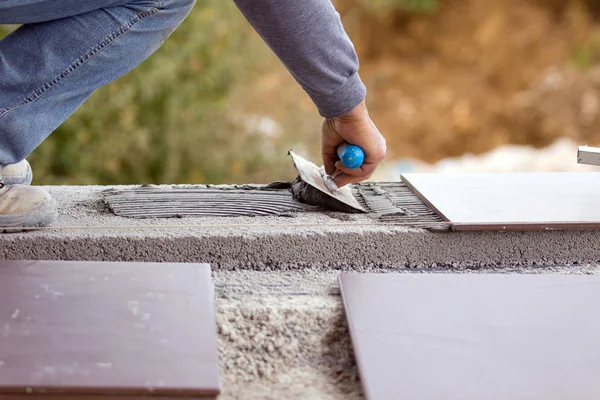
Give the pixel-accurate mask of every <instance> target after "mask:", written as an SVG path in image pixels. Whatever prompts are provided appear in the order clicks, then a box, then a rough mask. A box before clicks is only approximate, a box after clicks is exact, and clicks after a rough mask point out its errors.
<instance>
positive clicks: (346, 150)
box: [337, 143, 365, 169]
mask: <svg viewBox="0 0 600 400" xmlns="http://www.w3.org/2000/svg"><path fill="white" fill-rule="evenodd" d="M337 155H338V157H339V158H340V160H341V161H342V164H344V166H345V167H346V168H350V169H354V168H358V167H360V166H361V165H362V163H363V161H365V152H364V151H363V149H361V148H360V147H358V146H355V145H353V144H349V143H342V144H340V145H339V146H338V147H337Z"/></svg>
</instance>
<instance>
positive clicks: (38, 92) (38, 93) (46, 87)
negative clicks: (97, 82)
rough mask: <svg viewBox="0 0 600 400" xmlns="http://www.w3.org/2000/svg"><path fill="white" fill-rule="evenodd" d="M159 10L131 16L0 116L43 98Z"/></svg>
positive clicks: (0, 111)
mask: <svg viewBox="0 0 600 400" xmlns="http://www.w3.org/2000/svg"><path fill="white" fill-rule="evenodd" d="M159 3H160V4H162V2H159ZM157 11H159V9H158V8H156V7H153V8H152V9H150V10H148V11H145V12H142V13H139V14H137V15H136V16H135V17H133V18H131V19H130V20H129V21H128V22H127V23H126V24H125V25H122V26H120V27H119V29H117V30H116V31H114V32H113V33H111V34H109V35H108V36H106V37H105V38H104V39H103V40H102V41H100V42H99V43H98V44H96V46H94V47H93V48H92V49H91V50H90V51H88V52H87V53H86V54H84V55H83V56H81V57H79V58H78V59H77V60H76V61H75V62H73V63H71V65H69V67H68V68H67V69H65V70H64V71H63V72H61V73H60V74H58V76H56V77H55V78H54V79H52V80H51V81H49V82H46V83H44V84H43V85H42V86H41V87H39V88H37V89H35V90H34V91H32V92H30V93H29V94H28V95H27V96H25V98H24V99H23V100H21V101H19V102H18V103H16V104H14V105H12V106H10V107H6V108H0V118H2V117H4V116H5V115H6V114H8V113H9V112H10V111H13V110H15V109H17V108H20V107H23V106H26V105H28V104H31V103H33V102H34V101H36V100H38V99H39V98H41V97H42V96H43V95H44V94H45V93H47V92H48V91H50V90H51V89H52V88H54V87H56V86H57V85H58V84H59V83H61V82H62V81H63V80H64V79H65V78H67V77H69V76H70V75H72V74H73V73H74V72H75V71H77V70H78V69H79V68H80V67H81V66H83V65H84V64H85V63H87V62H88V61H90V60H91V59H92V58H93V57H94V56H95V55H97V54H99V53H100V52H102V50H104V49H105V48H106V47H108V46H109V45H110V44H111V43H113V42H114V41H115V40H116V39H118V38H119V37H120V36H122V35H123V34H125V33H127V32H129V31H130V30H131V29H132V28H133V27H134V26H135V25H136V24H138V23H139V22H141V21H142V20H144V19H145V18H147V17H149V16H151V15H153V14H155V13H156V12H157Z"/></svg>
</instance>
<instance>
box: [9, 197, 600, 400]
mask: <svg viewBox="0 0 600 400" xmlns="http://www.w3.org/2000/svg"><path fill="white" fill-rule="evenodd" d="M131 188H134V187H131ZM46 189H47V190H48V191H49V192H50V193H51V194H52V196H53V197H54V198H55V199H56V200H57V203H58V205H59V219H58V221H57V222H56V223H55V224H54V225H53V226H52V227H51V228H50V229H46V230H42V231H35V232H23V233H13V234H5V235H0V241H1V243H2V246H0V258H3V259H23V260H58V259H62V260H103V261H159V262H178V261H180V262H203V263H208V264H210V265H211V268H212V271H213V278H214V282H215V290H216V320H217V329H218V342H219V355H220V368H221V376H222V383H221V388H222V394H221V396H220V397H219V398H220V399H227V400H229V399H265V400H266V399H277V398H295V399H355V398H362V396H363V393H362V390H361V386H360V381H359V378H358V375H357V370H356V365H355V361H354V360H355V359H354V355H353V353H352V345H351V341H350V336H349V335H348V329H347V323H346V317H345V314H344V312H343V306H342V301H341V298H340V291H339V285H338V276H339V273H340V272H341V271H370V272H382V273H384V272H392V271H393V272H406V273H487V272H495V273H532V274H537V273H552V274H598V273H600V267H598V266H597V265H596V264H597V263H600V246H599V245H598V243H600V240H599V239H600V231H595V230H587V231H552V230H547V231H530V232H519V231H514V232H452V231H435V230H428V229H421V228H419V227H416V226H414V225H412V226H411V225H410V224H406V225H397V224H390V223H386V222H382V221H380V220H376V219H373V218H372V217H371V216H369V215H363V214H343V213H333V212H327V211H322V210H311V211H301V212H291V213H286V214H285V215H282V216H262V217H261V216H255V217H244V216H242V217H211V218H208V217H202V218H150V219H141V218H128V217H119V216H116V215H115V214H114V213H113V212H112V211H111V210H110V209H109V208H108V206H107V204H106V203H105V201H104V194H105V191H106V190H121V189H125V188H124V187H98V186H85V187H83V186H82V187H47V188H46Z"/></svg>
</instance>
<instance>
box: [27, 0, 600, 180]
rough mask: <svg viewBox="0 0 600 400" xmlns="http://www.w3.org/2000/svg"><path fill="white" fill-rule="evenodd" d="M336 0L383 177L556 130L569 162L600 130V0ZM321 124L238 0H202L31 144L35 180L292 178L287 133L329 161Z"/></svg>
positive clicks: (538, 142)
mask: <svg viewBox="0 0 600 400" xmlns="http://www.w3.org/2000/svg"><path fill="white" fill-rule="evenodd" d="M334 4H335V5H336V7H337V8H338V10H339V12H340V14H341V15H342V20H343V22H344V24H345V27H346V29H347V31H348V33H349V34H350V36H351V38H352V40H353V41H354V43H355V45H356V48H357V51H358V53H359V57H360V60H361V68H360V73H361V76H362V77H363V80H364V81H365V83H366V84H367V86H368V88H369V94H368V104H369V107H370V110H371V114H372V117H373V119H374V120H375V122H376V124H377V125H378V127H379V128H380V130H381V131H382V133H383V134H384V135H385V136H386V137H387V139H388V144H389V153H388V158H387V160H386V164H385V165H384V166H382V167H381V170H380V171H379V172H380V174H379V175H378V176H377V177H379V178H385V179H388V178H390V179H393V178H394V177H395V176H397V172H398V168H399V167H398V166H397V165H396V164H395V161H397V160H405V159H410V160H414V161H415V162H417V161H420V162H423V163H429V164H432V163H436V162H438V161H440V160H444V159H446V158H448V157H457V156H461V155H464V154H469V153H472V154H474V155H478V154H483V153H486V152H489V151H491V150H494V149H498V148H499V147H500V146H503V145H507V144H513V145H530V146H532V147H531V148H532V149H533V148H543V147H546V146H550V145H552V144H553V143H556V140H563V141H564V140H567V142H565V143H567V151H566V153H565V151H564V150H563V152H562V153H557V154H560V155H562V154H567V156H565V157H567V158H568V157H572V159H569V160H568V161H569V162H570V163H572V164H575V163H574V159H575V154H572V155H569V154H571V153H570V152H572V150H573V146H574V145H575V143H578V144H582V145H583V144H588V145H600V135H599V134H598V128H599V127H600V119H599V117H598V112H599V110H600V63H599V61H600V1H592V0H587V1H585V0H564V1H559V0H549V1H543V0H522V1H518V0H498V1H484V0H335V1H334ZM320 125H321V119H320V117H319V115H318V114H317V112H316V110H315V108H314V106H313V105H312V103H311V102H310V100H309V99H308V97H307V96H306V95H305V94H304V92H303V91H302V90H301V89H300V87H299V86H298V85H297V84H296V83H295V82H294V80H293V79H292V78H291V77H290V76H289V74H288V73H287V71H286V70H285V69H284V68H283V66H281V64H280V63H279V61H278V60H277V59H276V58H275V56H274V55H273V54H272V53H271V52H270V50H269V49H268V48H267V47H266V45H265V44H264V43H263V42H262V41H261V40H260V38H259V37H258V36H257V35H256V34H255V33H254V31H252V29H251V28H250V27H249V25H248V24H247V23H246V21H245V20H244V19H243V18H242V16H241V15H240V13H239V11H238V10H237V8H235V6H234V5H233V3H232V2H230V1H223V0H207V1H203V2H199V3H198V5H197V6H196V8H195V9H194V11H193V12H192V14H191V15H190V17H189V18H188V19H187V20H186V21H185V22H184V24H183V25H182V26H181V28H180V29H179V30H178V31H176V33H175V34H173V36H172V37H171V38H170V39H169V40H168V41H167V42H166V43H165V45H164V46H163V47H162V48H161V49H160V50H159V51H158V52H157V53H156V54H154V55H153V56H152V57H151V58H150V59H149V60H147V61H145V62H144V63H143V64H142V65H141V66H140V67H139V68H137V69H136V70H135V71H133V72H132V73H130V74H128V75H126V76H125V77H123V78H121V79H119V80H117V81H116V82H114V83H112V84H110V85H108V86H107V87H104V88H102V89H100V90H98V91H97V92H96V93H95V94H94V95H93V96H92V98H91V99H90V100H89V101H88V102H87V103H86V104H85V105H84V106H83V107H81V109H79V110H78V111H77V112H76V114H75V115H74V116H73V117H72V118H70V119H69V120H68V121H67V122H66V123H65V124H63V126H61V127H60V128H59V129H58V130H57V131H56V132H55V133H54V134H53V135H52V136H51V137H50V139H48V140H47V141H46V142H44V143H43V144H42V146H40V148H38V149H37V150H36V151H35V152H34V154H32V156H31V157H30V158H29V159H30V161H31V162H32V164H33V166H34V173H35V176H36V180H35V183H37V184H120V183H230V182H255V183H265V182H269V181H271V180H275V179H288V180H289V179H292V178H293V176H294V171H293V168H292V166H291V162H290V160H289V159H288V157H287V155H286V152H287V150H288V149H289V148H294V150H296V151H298V152H300V153H301V154H304V155H305V156H307V157H308V158H310V159H312V160H313V161H315V162H317V163H319V162H320V155H319V135H320ZM561 143H562V142H561ZM568 146H570V147H568ZM520 154H521V153H520ZM531 154H536V153H535V152H534V153H527V154H521V155H517V156H516V157H517V158H518V157H521V158H527V157H530V158H531V157H534V156H533V155H531ZM552 157H554V160H556V163H557V164H561V162H562V163H563V164H564V162H565V161H564V158H565V157H562V156H560V157H558V156H552ZM552 157H550V159H549V160H550V161H546V162H549V163H552V160H553V158H552ZM558 158H561V159H558ZM507 160H508V161H507ZM512 160H514V158H513V159H510V158H506V157H505V158H504V161H505V162H508V163H511V162H513V163H515V162H516V161H512ZM569 165H570V164H569ZM377 177H375V178H377Z"/></svg>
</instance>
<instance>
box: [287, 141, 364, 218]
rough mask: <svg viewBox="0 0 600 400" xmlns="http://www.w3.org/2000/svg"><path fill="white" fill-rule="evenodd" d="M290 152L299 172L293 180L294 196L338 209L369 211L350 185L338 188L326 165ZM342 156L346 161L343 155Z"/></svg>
mask: <svg viewBox="0 0 600 400" xmlns="http://www.w3.org/2000/svg"><path fill="white" fill-rule="evenodd" d="M361 151H362V150H361ZM288 154H289V155H290V156H291V157H292V161H293V162H294V167H295V168H296V170H297V171H298V174H299V176H298V178H296V180H295V181H294V182H292V194H293V195H294V198H296V199H297V200H299V201H301V202H303V203H307V204H312V205H320V206H324V207H327V208H330V209H332V210H336V211H343V212H364V213H366V212H368V211H367V210H365V209H364V207H363V206H361V205H360V203H359V202H358V201H357V200H356V198H355V197H354V195H352V190H351V188H350V185H346V186H344V187H342V188H338V187H337V185H336V184H335V181H334V180H333V178H332V177H331V176H329V175H328V174H327V173H326V172H325V168H324V167H317V166H316V165H315V164H314V163H312V162H310V161H308V160H306V159H305V158H304V157H301V156H299V155H298V154H296V153H294V152H293V151H292V150H290V151H289V152H288ZM338 154H340V152H339V151H338ZM340 158H341V159H342V161H344V159H343V158H342V157H340ZM361 163H362V161H361ZM359 166H360V165H359Z"/></svg>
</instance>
